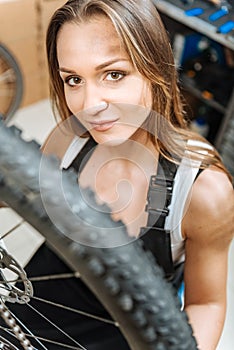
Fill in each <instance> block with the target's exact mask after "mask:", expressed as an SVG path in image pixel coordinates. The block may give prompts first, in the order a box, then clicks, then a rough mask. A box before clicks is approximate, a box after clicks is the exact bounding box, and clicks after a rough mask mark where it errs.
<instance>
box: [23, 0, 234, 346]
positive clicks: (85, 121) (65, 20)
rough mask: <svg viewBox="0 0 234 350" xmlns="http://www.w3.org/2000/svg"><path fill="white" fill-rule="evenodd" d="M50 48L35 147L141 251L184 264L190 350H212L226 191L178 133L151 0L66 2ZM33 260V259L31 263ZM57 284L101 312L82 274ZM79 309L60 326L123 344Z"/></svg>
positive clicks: (227, 234)
mask: <svg viewBox="0 0 234 350" xmlns="http://www.w3.org/2000/svg"><path fill="white" fill-rule="evenodd" d="M47 54H48V64H49V72H50V85H51V98H52V103H53V107H54V110H55V112H56V115H57V116H59V118H60V122H59V124H58V127H57V128H56V130H55V131H53V133H52V134H51V135H50V137H49V138H48V140H47V142H46V143H45V145H44V146H43V151H44V152H45V154H50V153H53V154H56V155H57V156H58V157H59V158H60V159H61V168H62V169H64V170H66V169H68V168H70V167H73V168H74V169H76V171H77V174H78V181H79V184H80V186H81V187H90V188H91V189H92V190H93V191H94V192H95V194H96V199H97V201H98V202H101V203H103V202H105V203H107V204H108V206H109V207H110V208H111V215H112V218H113V219H114V220H121V222H123V223H124V224H125V225H126V228H127V232H128V234H129V235H130V236H132V237H133V238H139V237H141V238H143V240H144V236H145V237H147V239H145V244H146V246H147V249H149V250H151V251H152V252H153V254H154V255H155V256H156V258H157V260H159V261H160V256H161V258H162V263H161V265H162V268H163V269H164V270H165V273H166V276H167V275H169V276H170V279H172V280H173V283H174V284H175V285H177V283H176V279H179V280H180V275H179V273H178V272H177V271H178V269H177V268H178V267H179V268H180V267H181V266H182V267H183V268H184V273H183V279H184V285H185V295H184V308H185V310H186V312H187V314H188V316H189V320H190V322H191V324H192V327H193V329H194V333H195V336H196V338H197V342H198V344H199V348H200V349H202V350H214V349H215V348H216V346H217V344H218V341H219V338H220V335H221V333H222V329H223V324H224V320H225V310H226V284H227V257H228V249H229V246H230V242H231V240H232V237H233V213H234V201H233V187H232V183H231V180H230V177H229V175H228V173H227V171H226V170H225V168H224V166H223V164H222V162H221V160H220V157H219V155H218V154H217V152H216V151H215V149H214V148H213V147H212V146H211V145H210V144H208V143H207V142H206V141H205V140H204V139H201V138H200V137H198V136H197V135H194V134H192V133H191V132H189V131H188V129H187V126H186V125H187V124H186V116H185V115H184V114H185V113H184V110H183V103H182V101H181V97H180V92H179V89H178V85H177V79H178V78H177V72H176V68H175V64H174V60H173V54H172V50H171V47H170V44H169V40H168V36H167V33H166V31H165V29H164V27H163V24H162V22H161V19H160V17H159V14H158V12H157V10H156V8H155V6H154V4H153V2H152V1H150V0H116V1H113V0H69V1H68V2H67V3H66V4H65V5H64V6H62V7H61V8H60V9H58V10H57V11H56V12H55V14H54V16H53V17H52V19H51V22H50V24H49V28H48V33H47ZM165 164H166V166H165ZM155 175H156V179H155ZM152 176H153V177H152ZM157 176H158V178H157ZM168 176H169V177H170V181H171V182H169V184H173V183H174V185H173V188H172V190H171V189H168V188H164V190H165V191H166V190H171V192H170V193H171V195H170V196H169V197H170V198H169V202H167V200H168V198H166V195H165V198H164V200H162V203H159V204H158V203H157V201H156V203H153V202H152V203H151V202H150V201H151V198H152V197H151V195H152V193H151V190H152V186H151V187H150V181H151V180H152V179H154V181H156V182H155V183H156V184H157V186H159V183H157V179H161V177H163V178H164V179H165V178H166V179H168ZM151 185H152V184H151ZM166 187H167V186H166ZM169 187H170V186H169ZM160 198H161V197H160ZM87 200H88V199H87ZM156 209H157V210H159V214H158V215H156V216H155V215H154V214H152V213H155V212H156V213H157V212H158V211H157V210H156ZM157 227H161V228H162V229H167V230H169V231H170V241H169V242H170V246H169V254H168V253H167V246H166V243H165V244H164V243H163V244H162V245H159V244H158V243H156V244H155V241H154V240H155V239H156V237H155V235H154V232H156V231H154V230H152V228H157ZM147 231H150V232H151V234H150V235H147ZM40 249H41V248H40ZM167 255H168V260H167ZM165 256H166V259H164V258H165ZM35 259H37V260H35ZM54 259H55V258H54ZM42 261H43V259H42V255H41V256H40V255H38V258H37V255H36V257H34V265H37V266H39V265H41V264H42ZM171 261H172V264H171V265H172V266H170V262H171ZM132 263H133V264H134V262H132ZM53 264H54V266H55V265H56V264H57V262H54V263H50V268H52V269H53V267H54V266H53ZM168 264H169V265H168ZM29 266H30V265H29ZM48 266H49V264H47V266H46V268H47V269H48ZM171 267H172V268H171ZM28 269H29V270H30V267H29V268H28ZM32 271H33V269H32ZM62 288H64V291H63V293H65V289H66V288H68V289H69V292H70V293H71V296H70V297H69V300H71V299H72V298H73V299H74V300H76V303H78V304H79V303H80V308H81V309H82V310H86V311H89V312H92V313H94V314H95V313H96V314H99V315H101V316H103V315H104V316H105V315H106V313H105V311H104V310H102V307H101V305H98V303H97V301H96V300H95V298H94V297H93V295H92V294H91V293H89V292H88V291H87V290H86V287H85V286H84V285H82V283H81V282H78V281H76V280H75V281H73V284H70V285H69V286H67V287H66V285H65V283H63V286H62ZM46 292H48V290H47V291H46ZM51 293H52V292H51ZM63 293H62V294H63ZM57 297H58V296H57ZM79 317H80V316H79ZM79 317H78V316H77V318H76V317H74V319H72V320H69V319H67V321H66V322H65V323H67V324H70V329H69V331H70V334H72V335H74V336H75V338H76V339H81V342H82V341H83V343H82V344H83V346H85V347H86V348H87V349H95V350H98V349H102V350H103V349H109V348H110V347H112V348H113V349H121V350H123V349H128V345H127V344H126V342H125V341H124V340H123V338H122V336H121V334H120V333H119V332H118V331H117V330H113V329H111V327H112V326H109V325H108V324H102V325H101V324H98V321H94V320H90V321H89V320H88V319H85V318H83V319H82V318H81V319H82V321H80V319H79ZM79 321H80V323H78V322H79Z"/></svg>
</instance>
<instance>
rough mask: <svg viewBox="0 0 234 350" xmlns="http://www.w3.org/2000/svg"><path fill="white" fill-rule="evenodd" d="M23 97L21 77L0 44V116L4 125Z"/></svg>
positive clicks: (10, 57)
mask: <svg viewBox="0 0 234 350" xmlns="http://www.w3.org/2000/svg"><path fill="white" fill-rule="evenodd" d="M22 96H23V77H22V73H21V71H20V68H19V65H18V63H17V62H16V59H15V58H14V56H13V55H12V54H11V53H10V51H9V50H8V49H7V48H6V47H5V46H4V45H2V44H0V114H2V115H3V116H4V120H5V122H6V123H8V122H9V120H10V119H11V118H12V117H13V115H14V114H15V112H16V110H17V109H18V107H19V105H20V103H21V100H22Z"/></svg>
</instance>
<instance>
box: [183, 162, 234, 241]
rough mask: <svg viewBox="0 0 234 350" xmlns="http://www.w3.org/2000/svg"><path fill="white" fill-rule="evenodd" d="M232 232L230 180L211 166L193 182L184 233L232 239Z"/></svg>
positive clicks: (233, 199)
mask: <svg viewBox="0 0 234 350" xmlns="http://www.w3.org/2000/svg"><path fill="white" fill-rule="evenodd" d="M211 233H212V234H211ZM233 233H234V191H233V186H232V183H231V182H230V180H229V178H228V176H227V175H226V173H225V172H223V171H221V170H219V169H218V168H216V167H214V166H210V167H209V168H207V169H204V170H203V171H202V172H201V173H200V175H199V176H198V178H197V179H196V181H195V182H194V184H193V187H192V193H191V199H190V203H189V207H188V211H187V213H186V215H185V220H184V234H185V236H186V237H187V238H194V237H200V238H205V239H207V238H208V237H209V238H210V239H214V238H217V239H223V238H224V237H226V238H228V239H231V238H232V236H233Z"/></svg>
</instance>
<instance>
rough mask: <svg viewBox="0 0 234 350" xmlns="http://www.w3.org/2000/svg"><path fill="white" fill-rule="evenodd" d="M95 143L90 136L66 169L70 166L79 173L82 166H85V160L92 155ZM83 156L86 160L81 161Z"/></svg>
mask: <svg viewBox="0 0 234 350" xmlns="http://www.w3.org/2000/svg"><path fill="white" fill-rule="evenodd" d="M96 145H97V143H96V142H95V141H94V140H93V139H92V138H91V137H90V139H89V140H88V141H87V143H86V144H85V145H84V146H83V148H82V149H81V150H80V152H79V153H78V154H77V156H76V157H75V159H74V160H73V162H72V163H71V165H70V166H69V168H68V169H70V168H72V169H75V170H76V171H77V172H78V173H80V172H81V170H82V169H83V167H84V166H85V164H86V162H87V160H88V159H89V158H90V156H91V155H92V153H93V151H94V149H95V146H96ZM85 157H86V161H85V162H82V161H83V159H84V158H85Z"/></svg>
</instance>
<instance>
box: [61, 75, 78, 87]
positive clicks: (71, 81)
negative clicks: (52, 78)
mask: <svg viewBox="0 0 234 350" xmlns="http://www.w3.org/2000/svg"><path fill="white" fill-rule="evenodd" d="M65 83H66V84H68V85H69V86H71V87H72V86H78V85H80V84H81V79H80V78H79V77H67V78H66V79H65Z"/></svg>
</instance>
